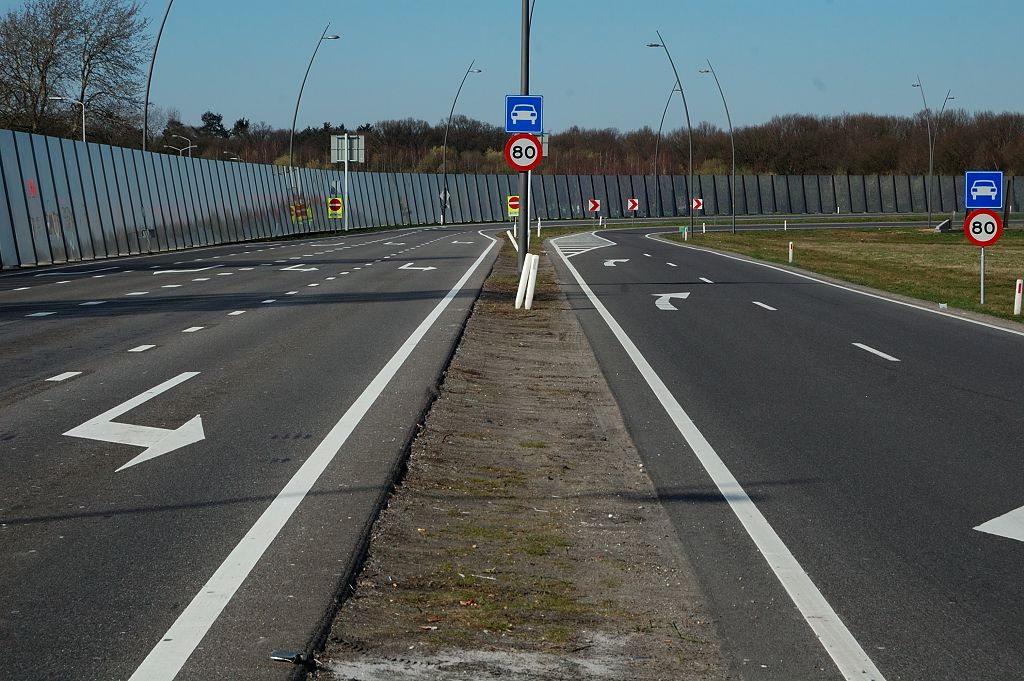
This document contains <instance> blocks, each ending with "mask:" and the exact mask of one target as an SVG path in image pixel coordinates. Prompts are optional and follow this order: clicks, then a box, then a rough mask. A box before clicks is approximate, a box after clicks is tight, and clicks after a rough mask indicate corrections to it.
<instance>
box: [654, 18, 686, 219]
mask: <svg viewBox="0 0 1024 681" xmlns="http://www.w3.org/2000/svg"><path fill="white" fill-rule="evenodd" d="M655 33H657V34H658V40H660V41H661V42H657V43H647V47H660V48H662V49H663V50H665V56H666V57H668V63H669V66H671V67H672V73H674V74H675V76H676V86H677V87H678V88H679V95H680V96H681V97H682V98H683V112H684V113H685V114H686V137H687V140H688V142H689V147H690V154H689V161H688V163H687V168H688V170H689V173H690V182H689V185H688V186H687V188H686V189H687V193H688V194H690V196H689V197H688V198H690V200H691V203H690V206H689V210H690V234H693V221H694V220H693V203H692V200H693V127H692V126H691V125H690V108H689V107H688V106H687V105H686V93H685V92H684V91H683V82H682V81H681V80H680V79H679V71H677V70H676V64H675V62H674V61H672V54H671V53H670V52H669V51H668V47H667V46H666V45H665V39H664V38H662V37H661V31H655Z"/></svg>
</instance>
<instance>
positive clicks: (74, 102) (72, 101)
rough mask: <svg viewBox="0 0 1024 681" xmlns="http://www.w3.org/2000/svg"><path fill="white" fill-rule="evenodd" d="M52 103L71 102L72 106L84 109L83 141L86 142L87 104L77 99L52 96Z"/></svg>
mask: <svg viewBox="0 0 1024 681" xmlns="http://www.w3.org/2000/svg"><path fill="white" fill-rule="evenodd" d="M50 101H51V102H71V103H72V104H77V105H78V106H80V107H82V141H83V142H84V141H85V102H80V101H78V100H77V99H71V98H70V97H58V96H56V95H52V96H51V97H50Z"/></svg>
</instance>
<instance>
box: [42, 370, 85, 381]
mask: <svg viewBox="0 0 1024 681" xmlns="http://www.w3.org/2000/svg"><path fill="white" fill-rule="evenodd" d="M81 374H82V372H81V371H65V372H64V373H63V374H57V375H56V376H53V377H51V378H48V379H46V380H47V381H53V382H54V383H59V382H60V381H66V380H68V379H69V378H74V377H75V376H80V375H81Z"/></svg>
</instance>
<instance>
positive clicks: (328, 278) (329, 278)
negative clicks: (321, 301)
mask: <svg viewBox="0 0 1024 681" xmlns="http://www.w3.org/2000/svg"><path fill="white" fill-rule="evenodd" d="M335 279H337V277H327V278H326V279H325V280H324V281H334V280H335Z"/></svg>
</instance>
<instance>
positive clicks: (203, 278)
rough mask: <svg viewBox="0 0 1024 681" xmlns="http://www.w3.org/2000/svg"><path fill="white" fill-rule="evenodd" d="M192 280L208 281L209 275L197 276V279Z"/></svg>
mask: <svg viewBox="0 0 1024 681" xmlns="http://www.w3.org/2000/svg"><path fill="white" fill-rule="evenodd" d="M192 281H210V278H209V277H199V278H198V279H193V280H192Z"/></svg>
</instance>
